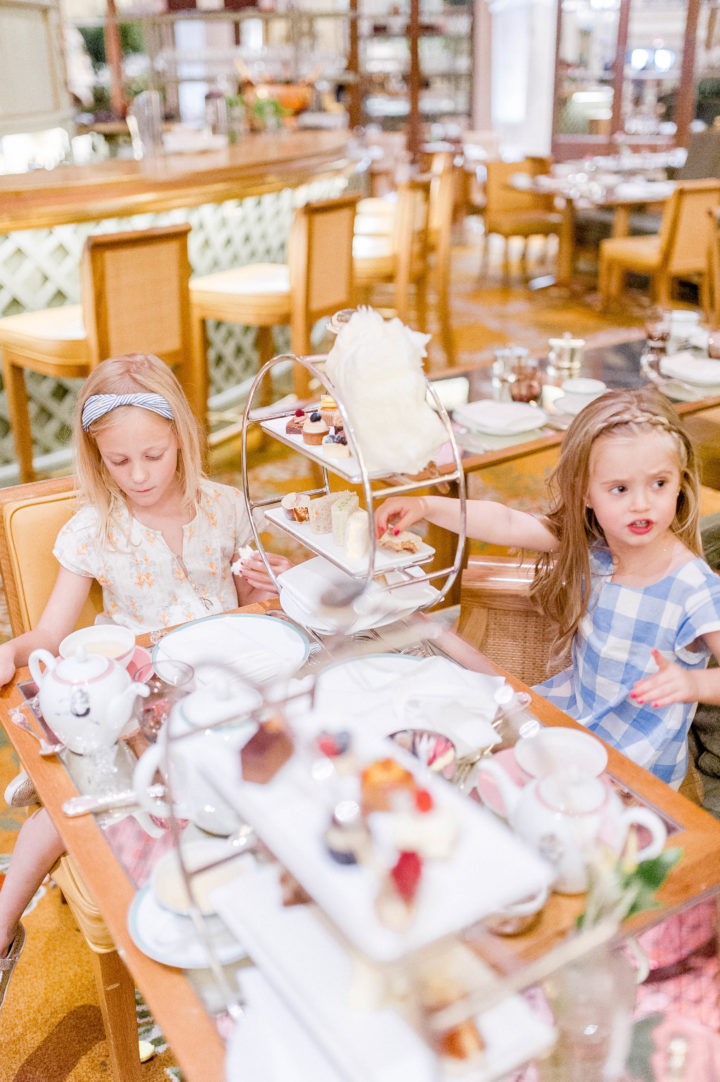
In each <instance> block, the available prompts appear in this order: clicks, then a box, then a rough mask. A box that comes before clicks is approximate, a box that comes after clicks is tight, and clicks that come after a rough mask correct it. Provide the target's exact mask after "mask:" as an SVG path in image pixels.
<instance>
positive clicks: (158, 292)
mask: <svg viewBox="0 0 720 1082" xmlns="http://www.w3.org/2000/svg"><path fill="white" fill-rule="evenodd" d="M189 232H190V226H189V225H188V224H187V223H186V222H183V223H181V224H179V225H169V226H162V227H158V228H156V229H142V230H131V231H129V232H126V233H105V234H102V233H101V234H97V235H94V236H91V237H88V239H87V240H86V242H85V246H84V248H83V254H82V262H81V276H82V308H83V321H84V323H85V328H86V331H87V336H88V344H89V346H90V353H91V358H92V360H91V364H92V367H95V365H97V364H99V363H100V361H104V360H105V359H106V358H107V357H114V356H119V355H121V354H123V353H138V352H142V353H154V354H156V355H157V356H158V357H160V358H162V360H164V361H165V362H166V363H167V364H169V365H171V366H172V367H173V368H182V366H183V365H184V364H185V363H186V360H187V355H188V351H189V348H190V342H191V341H192V335H191V322H190V292H189V289H188V282H189V281H190V260H189V257H188V247H187V239H188V233H189ZM181 382H182V380H181Z"/></svg>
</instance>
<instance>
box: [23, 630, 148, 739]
mask: <svg viewBox="0 0 720 1082" xmlns="http://www.w3.org/2000/svg"><path fill="white" fill-rule="evenodd" d="M28 666H29V668H30V673H31V675H32V678H33V680H34V681H35V683H36V684H37V688H38V700H39V703H40V710H41V711H42V715H43V717H44V718H45V720H46V721H47V723H48V725H49V726H50V728H51V729H53V730H54V732H55V733H56V734H57V736H58V738H59V739H60V740H62V741H63V743H64V744H66V745H67V747H69V748H70V750H71V751H75V752H78V753H79V754H81V755H82V754H83V753H85V752H92V751H96V750H98V749H99V748H103V747H110V746H111V745H112V744H114V743H115V741H116V740H117V738H118V737H119V735H120V733H121V731H122V729H123V726H124V725H125V724H126V723H127V721H128V720H129V718H130V715H131V714H132V709H133V703H134V702H135V699H136V698H137V697H138V695H143V696H144V695H147V693H148V689H147V688H146V687H145V685H144V684H136V683H133V681H132V680H131V679H130V675H129V673H128V671H127V669H124V668H123V667H122V666H121V665H118V663H117V662H116V661H113V660H112V659H111V658H108V657H102V656H101V655H100V654H87V653H86V652H85V650H84V649H83V648H82V647H79V648H78V650H77V652H76V653H75V654H74V656H73V657H68V658H62V657H58V658H56V657H53V655H52V654H51V653H50V651H49V650H33V652H32V654H31V655H30V657H29V658H28ZM42 666H45V668H44V669H43V667H42Z"/></svg>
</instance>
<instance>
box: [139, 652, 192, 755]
mask: <svg viewBox="0 0 720 1082" xmlns="http://www.w3.org/2000/svg"><path fill="white" fill-rule="evenodd" d="M133 679H134V680H136V681H137V682H138V683H141V684H147V686H148V687H149V688H150V694H149V695H148V696H147V697H146V698H144V699H140V698H138V700H137V705H136V708H135V709H136V717H137V720H138V724H139V726H140V731H141V733H142V734H143V736H144V737H145V739H146V740H147V742H148V743H149V744H154V743H155V741H156V740H157V738H158V733H159V732H160V729H161V728H162V727H163V725H164V724H165V722H166V721H167V719H168V718H169V716H170V711H171V710H172V708H173V706H174V705H175V703H177V702H179V701H180V699H183V698H184V697H185V696H186V695H188V694H189V693H190V692H191V691H192V690H193V687H194V681H195V670H194V669H193V667H192V665H186V664H185V662H184V661H172V660H169V659H168V660H167V661H153V662H151V663H150V664H149V665H143V666H142V668H140V669H138V670H137V672H136V673H135V676H134V677H133Z"/></svg>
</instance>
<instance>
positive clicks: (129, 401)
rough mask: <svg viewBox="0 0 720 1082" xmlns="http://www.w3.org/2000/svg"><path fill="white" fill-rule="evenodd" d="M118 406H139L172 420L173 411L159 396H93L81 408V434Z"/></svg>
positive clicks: (138, 394) (143, 392) (142, 393)
mask: <svg viewBox="0 0 720 1082" xmlns="http://www.w3.org/2000/svg"><path fill="white" fill-rule="evenodd" d="M118 406H140V408H141V409H144V410H151V411H152V413H159V414H160V416H161V417H165V418H167V420H168V421H172V419H173V411H172V407H171V405H170V403H169V402H168V400H167V399H166V398H163V396H162V395H161V394H149V393H146V392H145V391H140V392H138V393H137V394H93V395H91V396H90V398H88V400H87V402H86V403H85V405H84V406H83V411H82V417H81V419H80V423H81V424H82V427H83V432H87V430H88V429H89V428H90V425H91V424H92V423H93V422H94V421H98V420H99V419H100V418H101V417H104V416H105V414H106V413H111V412H112V410H116V409H117V408H118Z"/></svg>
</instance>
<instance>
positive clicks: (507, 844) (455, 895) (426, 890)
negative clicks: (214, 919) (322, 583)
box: [212, 691, 553, 963]
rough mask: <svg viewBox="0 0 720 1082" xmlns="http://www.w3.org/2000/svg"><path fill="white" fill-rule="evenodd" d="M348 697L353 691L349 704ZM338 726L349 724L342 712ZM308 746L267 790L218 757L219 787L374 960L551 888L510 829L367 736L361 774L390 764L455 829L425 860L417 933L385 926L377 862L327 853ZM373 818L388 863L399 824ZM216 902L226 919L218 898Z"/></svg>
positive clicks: (359, 745)
mask: <svg viewBox="0 0 720 1082" xmlns="http://www.w3.org/2000/svg"><path fill="white" fill-rule="evenodd" d="M348 698H349V694H348V692H347V691H346V692H345V696H344V700H342V701H343V702H344V701H346V700H347V699H348ZM336 716H337V711H336ZM340 722H341V723H342V724H345V717H344V714H343V713H342V712H340ZM306 747H307V753H306V754H299V755H293V756H292V758H290V759H289V760H288V761H287V762H286V763H285V765H284V766H283V767H282V769H281V770H279V771H278V773H277V774H275V776H274V777H273V778H272V780H271V781H270V782H268V783H267V784H266V785H247V784H245V785H243V784H242V783H241V779H240V761H239V757H237V758H235V759H231V758H229V757H228V756H227V755H221V754H218V755H217V757H216V760H215V762H214V763H213V764H212V767H213V776H214V781H215V785H216V786H217V788H218V790H219V792H220V794H221V796H222V797H223V798H224V799H225V800H226V801H227V802H228V803H230V804H232V806H233V807H234V808H235V810H236V811H237V812H238V814H239V815H240V816H241V817H242V818H243V819H244V820H245V821H246V822H248V823H249V824H250V825H251V826H253V827H254V828H255V829H256V830H257V831H259V832H261V833H262V838H263V841H264V842H265V843H266V845H267V846H268V848H269V849H270V851H271V852H272V853H273V854H274V855H275V856H276V857H277V859H278V860H279V861H280V863H281V864H282V865H284V866H285V867H286V868H287V870H288V871H289V872H290V874H291V875H293V876H294V877H295V878H296V879H297V880H298V882H299V883H301V884H302V885H303V886H304V887H305V889H306V890H308V891H309V892H311V893H312V897H313V898H314V900H315V901H316V902H317V904H318V905H319V906H320V908H321V909H322V910H323V911H324V912H325V913H326V914H327V916H328V917H329V918H330V919H331V921H333V923H334V924H335V925H336V926H337V927H338V928H339V929H340V930H341V931H342V932H343V934H344V935H345V936H346V937H347V938H348V939H349V940H350V942H351V943H352V944H353V945H354V946H355V947H356V948H357V949H358V950H360V951H361V952H363V953H365V954H366V955H367V956H368V957H369V958H371V959H372V960H373V961H375V962H381V963H382V962H393V961H397V960H399V959H400V958H402V957H404V956H405V955H406V954H408V953H409V952H412V951H415V950H420V949H421V948H422V947H425V946H427V945H428V944H429V943H432V942H434V941H435V940H438V939H441V938H443V937H444V936H446V935H452V934H454V933H456V932H458V931H460V930H461V929H462V928H467V927H469V926H470V925H471V924H474V923H475V922H476V921H478V920H482V918H483V917H485V916H487V915H488V914H489V913H494V912H496V911H497V910H498V909H502V908H503V907H504V906H506V905H509V904H511V903H513V902H517V901H519V900H520V899H521V898H525V897H527V896H528V895H529V894H532V893H534V892H535V891H537V890H539V889H540V888H541V887H543V886H545V885H548V884H549V883H550V881H551V879H552V876H553V870H552V869H551V867H550V865H549V864H547V863H546V862H545V861H544V860H543V859H542V858H541V857H540V856H539V855H538V854H537V853H536V852H535V850H534V849H533V848H531V846H529V845H528V844H526V843H525V842H523V841H522V840H521V839H520V838H518V837H517V836H516V835H514V834H513V833H512V832H511V831H510V829H509V828H508V827H507V826H505V824H503V823H501V822H499V821H498V820H497V819H496V818H495V816H493V815H492V814H491V813H489V812H486V811H485V810H484V809H482V808H481V807H480V806H479V805H477V804H475V803H474V802H472V801H469V800H467V798H466V797H464V796H462V794H460V793H459V792H458V791H457V790H456V789H455V788H453V786H451V785H448V783H447V782H446V781H445V780H443V779H442V778H438V777H437V776H436V775H434V774H433V773H432V772H431V771H429V770H428V769H427V768H426V767H425V766H423V764H422V763H420V762H419V761H418V760H417V759H415V758H414V757H413V756H412V755H410V754H408V753H407V752H404V751H403V750H402V748H400V747H398V746H397V745H396V744H394V743H392V741H389V740H383V739H380V738H378V737H376V736H372V735H371V734H368V733H363V732H362V731H361V730H360V731H356V732H355V734H354V736H353V757H356V758H357V762H358V764H359V767H361V766H362V764H370V763H373V762H377V761H378V760H379V761H383V760H385V759H387V758H388V757H391V758H392V759H393V760H395V761H396V762H397V763H398V764H400V765H401V766H402V767H403V768H404V769H405V770H407V771H408V772H409V773H411V774H413V775H414V778H415V782H416V784H417V785H419V786H420V787H422V788H424V789H427V790H428V791H429V792H430V794H431V796H432V800H433V804H434V808H435V809H436V810H437V812H438V814H439V815H441V816H442V817H443V820H444V821H446V822H448V823H449V824H451V825H452V833H453V840H452V842H451V843H450V846H449V848H448V851H447V853H446V854H444V856H443V859H427V860H426V861H425V863H424V865H423V873H422V889H421V891H420V893H419V894H418V897H417V900H416V906H415V909H414V912H413V915H412V919H411V921H410V923H409V925H408V926H407V927H405V928H403V929H401V930H400V929H397V928H395V927H392V926H390V925H389V924H385V923H383V921H382V920H381V916H380V915H379V914H378V909H377V904H376V903H377V895H378V892H379V890H380V887H381V884H382V871H381V870H380V869H379V868H378V867H377V866H376V865H375V864H374V863H373V864H370V863H369V864H355V865H348V864H339V863H338V862H337V861H336V860H333V858H332V857H331V856H330V854H329V852H328V850H327V848H326V845H325V842H324V836H325V832H326V830H327V827H328V824H329V812H328V808H329V806H330V802H331V801H332V800H333V790H332V789H328V785H327V784H325V783H323V781H322V780H319V779H317V778H316V777H315V775H314V774H313V771H312V764H313V762H314V761H315V760H314V759H313V758H312V757H311V743H310V741H309V740H308V741H307V745H306ZM342 780H343V789H342V792H343V799H348V800H359V799H361V794H360V771H359V769H358V772H357V773H355V772H351V773H348V774H347V775H343V779H342ZM335 799H336V798H335ZM370 818H371V819H372V818H373V817H372V816H371V817H370ZM375 820H376V821H375ZM375 820H373V824H372V826H373V835H374V839H375V843H374V851H375V852H376V853H377V854H383V853H384V854H385V858H386V859H389V857H388V854H389V853H391V852H392V851H393V847H392V844H391V841H390V833H389V832H390V831H392V828H393V823H392V822H390V821H388V818H387V817H385V816H383V814H382V813H379V814H378V815H377V816H376V817H375ZM395 852H396V850H395ZM395 859H397V858H396V857H395ZM382 866H383V865H382V863H381V866H380V867H381V868H382ZM246 888H247V889H248V890H249V889H251V880H250V877H247V878H245V879H244V880H243V890H245V889H246ZM213 901H214V903H215V904H216V905H217V908H218V912H219V913H220V915H221V916H222V917H223V919H225V910H223V909H221V908H220V906H219V904H218V899H217V897H216V892H213Z"/></svg>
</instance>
